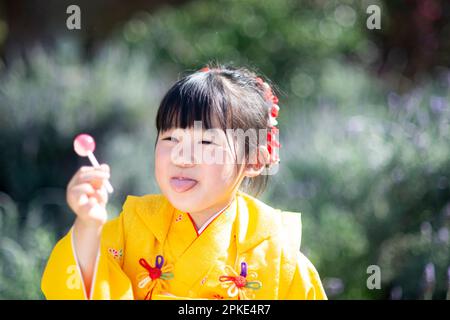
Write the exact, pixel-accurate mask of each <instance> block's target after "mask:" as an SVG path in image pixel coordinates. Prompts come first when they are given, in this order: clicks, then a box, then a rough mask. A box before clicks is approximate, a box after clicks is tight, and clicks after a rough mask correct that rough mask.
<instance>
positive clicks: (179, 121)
mask: <svg viewBox="0 0 450 320" xmlns="http://www.w3.org/2000/svg"><path fill="white" fill-rule="evenodd" d="M206 68H207V69H206V70H204V69H202V70H199V71H196V72H194V73H191V74H188V75H185V76H183V77H182V78H181V79H179V80H178V81H177V82H176V83H175V84H174V85H173V86H172V87H171V88H170V89H169V91H168V92H167V93H166V95H165V96H164V97H163V99H162V101H161V103H160V106H159V109H158V113H157V116H156V128H157V132H158V135H159V134H160V133H161V132H164V131H166V130H170V129H173V128H181V129H186V128H191V127H194V121H202V127H203V129H205V130H207V129H213V128H221V129H222V130H223V131H225V130H226V129H242V130H243V131H244V132H245V131H247V130H248V129H253V130H259V129H269V127H268V118H269V114H268V108H269V105H268V103H269V102H267V101H266V99H265V98H264V89H263V88H262V87H261V85H259V84H258V81H257V79H256V78H257V77H258V76H257V75H256V73H255V72H253V71H251V70H249V69H248V68H245V67H234V66H231V65H222V64H218V63H209V64H207V65H206ZM264 81H265V82H266V83H267V80H266V79H265V80H264ZM257 139H258V140H257V142H256V143H257V144H259V143H261V142H260V141H259V137H258V138H257ZM251 144H252V143H251V142H250V141H248V139H245V153H244V155H245V160H248V156H249V150H250V148H251V147H255V146H253V145H251ZM238 163H243V161H238ZM267 183H268V175H266V174H264V175H259V176H256V177H253V178H249V177H245V178H244V180H243V182H242V184H241V186H240V187H239V188H240V189H243V190H244V191H245V192H247V193H249V194H252V195H253V196H255V197H257V196H259V195H260V194H261V193H262V192H264V190H265V189H266V187H267Z"/></svg>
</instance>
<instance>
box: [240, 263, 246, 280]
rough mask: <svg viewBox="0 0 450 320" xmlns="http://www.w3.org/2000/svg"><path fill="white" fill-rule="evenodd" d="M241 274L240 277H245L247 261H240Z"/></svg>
mask: <svg viewBox="0 0 450 320" xmlns="http://www.w3.org/2000/svg"><path fill="white" fill-rule="evenodd" d="M241 276H242V277H244V278H245V277H247V263H245V262H242V263H241Z"/></svg>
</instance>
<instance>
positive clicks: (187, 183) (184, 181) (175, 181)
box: [170, 177, 198, 193]
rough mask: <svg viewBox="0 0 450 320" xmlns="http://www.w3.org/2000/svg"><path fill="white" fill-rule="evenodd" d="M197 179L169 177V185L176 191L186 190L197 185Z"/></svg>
mask: <svg viewBox="0 0 450 320" xmlns="http://www.w3.org/2000/svg"><path fill="white" fill-rule="evenodd" d="M197 183H198V182H197V180H194V179H189V178H178V177H173V178H170V186H171V187H172V189H173V190H175V191H176V192H178V193H182V192H186V191H188V190H190V189H192V188H193V187H195V186H196V185H197Z"/></svg>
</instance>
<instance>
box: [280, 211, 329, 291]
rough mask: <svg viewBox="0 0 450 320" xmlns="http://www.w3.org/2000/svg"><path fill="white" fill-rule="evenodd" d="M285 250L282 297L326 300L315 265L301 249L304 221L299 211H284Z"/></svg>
mask: <svg viewBox="0 0 450 320" xmlns="http://www.w3.org/2000/svg"><path fill="white" fill-rule="evenodd" d="M282 217H283V219H282V220H283V230H284V244H285V245H284V250H283V258H282V264H283V266H284V267H283V269H282V271H281V279H280V280H281V281H280V283H281V286H280V294H281V298H282V299H285V300H325V299H327V296H326V294H325V290H324V289H323V286H322V282H321V280H320V277H319V273H318V272H317V270H316V268H315V267H314V265H313V264H312V263H311V261H309V259H308V258H307V257H306V256H305V255H304V254H303V253H301V251H300V245H301V235H302V221H301V213H299V212H289V211H284V212H283V215H282Z"/></svg>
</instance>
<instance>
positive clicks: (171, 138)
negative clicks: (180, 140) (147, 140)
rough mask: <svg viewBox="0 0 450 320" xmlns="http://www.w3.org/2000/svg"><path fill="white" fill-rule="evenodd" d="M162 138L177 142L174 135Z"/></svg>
mask: <svg viewBox="0 0 450 320" xmlns="http://www.w3.org/2000/svg"><path fill="white" fill-rule="evenodd" d="M162 140H167V141H173V142H177V139H175V138H174V137H167V138H163V139H162Z"/></svg>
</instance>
